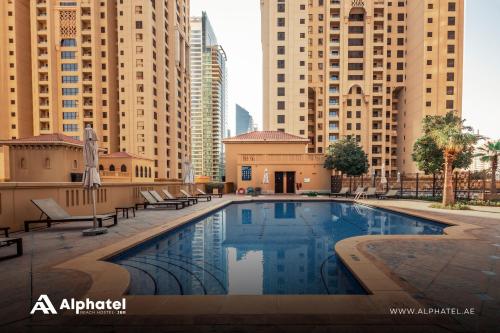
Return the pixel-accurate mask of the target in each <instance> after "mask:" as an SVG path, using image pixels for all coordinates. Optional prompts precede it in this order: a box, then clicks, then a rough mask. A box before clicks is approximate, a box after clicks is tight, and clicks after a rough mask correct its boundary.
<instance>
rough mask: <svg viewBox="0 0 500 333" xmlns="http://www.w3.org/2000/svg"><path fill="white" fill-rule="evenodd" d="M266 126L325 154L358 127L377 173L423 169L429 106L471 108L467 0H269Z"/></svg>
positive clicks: (432, 109)
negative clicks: (415, 156) (465, 87)
mask: <svg viewBox="0 0 500 333" xmlns="http://www.w3.org/2000/svg"><path fill="white" fill-rule="evenodd" d="M261 14H262V47H263V61H264V91H263V92H264V103H263V110H264V111H263V112H264V130H273V131H284V132H287V133H290V134H293V135H298V136H301V137H305V138H307V139H308V140H309V146H308V152H309V153H316V154H318V153H319V154H321V153H324V152H325V150H326V148H327V147H328V146H329V145H330V144H331V143H332V142H334V141H336V140H338V139H339V138H340V137H342V136H352V137H355V138H356V139H357V140H358V141H359V142H360V144H361V145H362V146H363V148H364V150H365V152H366V153H367V154H368V156H369V163H370V165H372V166H373V168H374V171H375V172H376V173H377V174H379V175H380V174H381V171H382V166H383V165H385V170H386V173H387V174H388V175H389V174H391V175H392V176H394V175H396V174H397V172H398V171H400V172H415V171H416V166H415V165H414V163H413V161H412V158H411V153H412V150H413V149H412V146H413V143H414V142H415V140H416V139H417V138H418V137H419V136H420V135H421V121H422V119H423V118H424V117H425V116H426V115H442V114H445V113H446V112H448V111H450V110H457V111H458V112H459V114H461V107H462V105H461V104H462V65H463V21H464V20H463V18H464V1H463V0H456V1H449V0H446V1H445V0H422V1H421V0H408V1H384V0H375V1H366V0H359V1H347V0H346V1H344V0H342V1H341V0H328V1H327V0H325V1H323V0H319V1H318V0H315V1H306V0H301V1H285V0H261Z"/></svg>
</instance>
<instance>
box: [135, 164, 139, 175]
mask: <svg viewBox="0 0 500 333" xmlns="http://www.w3.org/2000/svg"><path fill="white" fill-rule="evenodd" d="M135 176H136V177H139V167H138V166H137V165H136V166H135Z"/></svg>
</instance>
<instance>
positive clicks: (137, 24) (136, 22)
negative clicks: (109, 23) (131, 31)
mask: <svg viewBox="0 0 500 333" xmlns="http://www.w3.org/2000/svg"><path fill="white" fill-rule="evenodd" d="M135 28H136V29H142V21H135Z"/></svg>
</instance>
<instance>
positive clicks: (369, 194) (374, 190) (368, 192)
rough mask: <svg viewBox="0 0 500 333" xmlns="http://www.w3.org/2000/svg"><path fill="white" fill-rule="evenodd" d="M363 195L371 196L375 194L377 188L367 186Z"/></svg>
mask: <svg viewBox="0 0 500 333" xmlns="http://www.w3.org/2000/svg"><path fill="white" fill-rule="evenodd" d="M362 196H363V197H366V198H371V197H375V196H377V188H376V187H369V188H368V189H367V190H366V191H365V192H363V194H362Z"/></svg>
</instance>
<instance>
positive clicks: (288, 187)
mask: <svg viewBox="0 0 500 333" xmlns="http://www.w3.org/2000/svg"><path fill="white" fill-rule="evenodd" d="M274 193H275V194H283V193H288V194H292V193H295V172H292V171H289V172H284V171H277V172H275V173H274Z"/></svg>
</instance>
